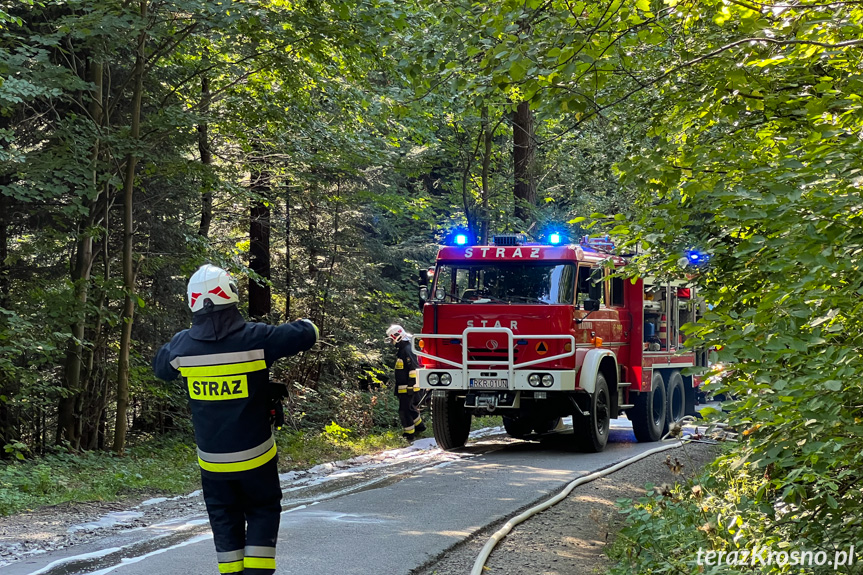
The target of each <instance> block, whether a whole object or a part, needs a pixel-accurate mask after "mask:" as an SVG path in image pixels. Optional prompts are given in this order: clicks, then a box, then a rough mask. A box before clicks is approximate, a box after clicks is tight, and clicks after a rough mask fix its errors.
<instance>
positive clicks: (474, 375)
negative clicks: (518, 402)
mask: <svg viewBox="0 0 863 575" xmlns="http://www.w3.org/2000/svg"><path fill="white" fill-rule="evenodd" d="M417 382H418V383H419V386H420V388H421V389H434V390H444V391H450V390H453V391H459V390H464V391H498V390H500V391H507V390H511V391H573V390H575V371H573V370H553V369H530V368H528V369H518V370H513V371H509V370H507V369H496V370H495V369H468V370H463V369H436V368H435V369H419V370H417Z"/></svg>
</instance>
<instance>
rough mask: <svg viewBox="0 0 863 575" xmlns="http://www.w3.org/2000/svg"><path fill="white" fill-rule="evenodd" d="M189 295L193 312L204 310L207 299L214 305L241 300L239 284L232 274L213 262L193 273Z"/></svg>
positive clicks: (234, 302)
mask: <svg viewBox="0 0 863 575" xmlns="http://www.w3.org/2000/svg"><path fill="white" fill-rule="evenodd" d="M187 295H188V296H189V307H190V308H191V310H192V313H194V312H197V311H201V310H203V309H204V303H205V302H206V301H207V300H209V301H210V302H212V304H213V305H214V306H222V305H229V304H236V303H238V302H239V301H240V298H239V296H238V295H237V284H236V282H235V281H234V278H232V277H231V274H229V273H228V272H226V271H225V270H223V269H222V268H218V267H216V266H214V265H211V264H206V265H203V266H201V267H200V268H198V271H196V272H195V273H194V274H192V278H191V279H190V280H189V288H188V290H187Z"/></svg>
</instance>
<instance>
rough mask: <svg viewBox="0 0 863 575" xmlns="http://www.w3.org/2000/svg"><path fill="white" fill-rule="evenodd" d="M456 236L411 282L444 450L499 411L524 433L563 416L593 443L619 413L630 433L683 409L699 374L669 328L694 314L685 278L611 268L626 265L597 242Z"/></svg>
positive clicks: (424, 375)
mask: <svg viewBox="0 0 863 575" xmlns="http://www.w3.org/2000/svg"><path fill="white" fill-rule="evenodd" d="M456 243H461V244H462V245H452V246H445V247H442V248H441V249H440V251H439V253H438V256H437V262H436V265H435V267H434V268H433V269H430V270H429V271H428V272H427V278H428V279H427V281H423V279H424V278H423V279H421V287H420V303H421V305H422V308H423V328H422V333H419V334H416V335H414V336H413V340H412V342H413V347H414V351H415V352H416V353H417V355H418V356H420V357H421V358H422V359H421V362H422V366H421V369H419V370H418V371H417V379H418V382H419V385H420V387H421V388H423V389H428V390H432V400H431V401H432V418H433V428H434V436H435V439H436V441H437V442H438V444H439V445H440V446H441V447H442V448H444V449H456V448H459V447H462V446H464V444H465V442H466V441H467V437H468V433H469V431H470V422H471V417H472V416H473V415H501V416H502V417H503V424H504V427H505V429H506V432H507V433H508V434H509V435H510V436H512V437H516V438H522V439H525V438H536V437H542V436H544V435H546V434H551V433H554V432H555V431H556V430H560V429H561V428H562V425H561V419H562V418H563V417H565V416H572V422H573V438H574V441H575V446H577V447H578V448H580V449H581V450H584V451H592V452H598V451H602V450H603V449H604V448H605V445H606V442H607V441H608V435H609V428H610V422H611V419H613V418H617V417H618V416H619V415H620V414H622V413H625V414H626V415H627V417H628V418H629V419H630V420H631V421H632V426H633V431H634V433H635V437H636V438H637V439H638V441H657V440H659V439H660V438H661V437H662V436H663V435H664V434H665V433H667V431H668V429H669V426H670V424H671V423H672V422H674V421H678V420H680V419H681V418H683V417H684V415H689V414H694V412H695V391H696V387H697V386H698V381H697V378H693V376H692V375H689V374H688V372H686V371H684V370H685V369H686V368H688V367H694V366H696V365H706V360H707V357H706V354H703V353H701V352H698V351H693V350H685V349H683V348H682V343H683V340H684V334H683V333H682V332H681V330H680V327H681V326H682V325H684V324H686V323H689V322H694V321H696V320H697V316H698V315H700V314H701V313H702V312H703V309H702V308H701V307H700V306H699V302H698V301H697V299H696V293H695V287H694V286H692V285H687V284H686V283H684V282H660V281H658V280H656V279H653V278H639V279H636V280H634V281H633V280H629V279H624V278H623V277H617V276H616V275H615V274H614V272H615V269H616V268H620V267H621V266H623V265H624V264H625V263H626V261H625V260H624V258H622V257H619V256H616V255H613V254H612V250H613V246H611V245H610V244H609V243H607V242H605V241H600V242H596V241H589V240H588V239H586V238H585V239H583V240H582V241H581V242H580V243H579V244H571V245H566V244H565V243H564V242H563V241H562V236H561V235H559V234H551V235H550V236H549V240H548V242H547V243H546V244H543V245H536V244H528V243H526V242H525V241H524V239H523V237H521V236H512V235H507V236H497V237H495V238H493V241H492V243H491V245H467V241H466V236H458V237H457V240H456ZM423 284H424V285H423Z"/></svg>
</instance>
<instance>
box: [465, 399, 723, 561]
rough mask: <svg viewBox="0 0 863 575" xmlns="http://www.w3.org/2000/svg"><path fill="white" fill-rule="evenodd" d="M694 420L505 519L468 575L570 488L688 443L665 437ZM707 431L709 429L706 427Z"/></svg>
mask: <svg viewBox="0 0 863 575" xmlns="http://www.w3.org/2000/svg"><path fill="white" fill-rule="evenodd" d="M694 420H695V418H694V417H691V416H687V417H685V418H683V420H681V421H680V422H679V424H677V425H679V426H680V427H678V428H677V429H672V431H670V432H669V433H667V434H666V435H665V436H664V437H663V438H662V441H669V442H670V443H667V444H666V445H661V446H659V447H656V448H654V449H650V450H648V451H645V452H644V453H639V454H638V455H636V456H634V457H630V458H629V459H625V460H623V461H621V462H620V463H616V464H615V465H612V466H611V467H608V468H606V469H603V470H601V471H597V472H595V473H591V474H590V475H585V476H584V477H579V478H578V479H576V480H574V481H572V482H571V483H569V484H568V485H567V486H566V487H565V488H564V489H563V491H561V492H560V493H558V494H557V495H555V496H554V497H552V498H551V499H548V500H546V501H543V502H542V503H540V504H538V505H535V506H534V507H531V508H530V509H528V510H527V511H524V512H523V513H520V514H519V515H516V516H515V517H513V518H512V519H510V520H509V521H507V522H506V524H504V526H503V527H501V528H500V529H499V530H498V531H497V532H495V533H494V534H493V535H492V536H491V537H490V538H489V540H488V542H487V543H486V544H485V545H484V546H483V548H482V550H481V551H480V553H479V556H478V557H477V558H476V561H475V562H474V564H473V569H472V570H471V572H470V575H482V569H483V567H484V566H485V562H486V561H487V560H488V557H489V555H491V552H492V550H493V549H494V548H495V546H496V545H497V544H498V543H499V542H500V541H501V540H502V539H503V538H504V537H506V536H507V534H509V532H510V531H512V530H513V528H514V527H515V526H516V525H518V524H519V523H522V522H524V521H526V520H527V519H529V518H531V517H533V516H534V515H536V514H537V513H540V512H541V511H545V510H546V509H548V508H549V507H552V506H554V505H556V504H557V503H559V502H561V501H562V500H564V499H566V497H567V496H568V495H569V494H570V493H571V492H572V490H573V489H575V488H576V487H578V486H579V485H584V484H585V483H590V482H591V481H594V480H596V479H600V478H602V477H605V476H606V475H610V474H612V473H614V472H615V471H619V470H621V469H623V468H624V467H627V466H629V465H632V464H633V463H635V462H636V461H640V460H642V459H644V458H645V457H649V456H651V455H654V454H656V453H661V452H663V451H668V450H671V449H676V448H678V447H682V446H684V445H686V444H687V443H689V441H691V437H690V438H685V439H682V440H681V439H676V438H672V439H667V438H668V437H669V435H672V434H677V435H679V434H680V431H681V430H682V425H683V424H684V423H687V422H689V421H694ZM675 432H676V433H675ZM708 432H709V429H708ZM706 433H707V432H705V434H706Z"/></svg>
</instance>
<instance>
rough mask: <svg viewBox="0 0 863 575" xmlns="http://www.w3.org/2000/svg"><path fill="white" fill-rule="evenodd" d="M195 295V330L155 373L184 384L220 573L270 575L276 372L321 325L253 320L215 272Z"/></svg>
mask: <svg viewBox="0 0 863 575" xmlns="http://www.w3.org/2000/svg"><path fill="white" fill-rule="evenodd" d="M188 297H189V300H188V302H189V307H190V308H191V309H192V327H191V328H190V329H187V330H183V331H181V332H180V333H178V334H177V335H175V336H174V338H173V339H172V340H171V341H170V343H167V344H165V345H164V346H163V347H162V349H160V350H159V352H158V353H157V354H156V357H155V358H154V359H153V369H154V371H155V372H156V376H157V377H159V378H161V379H164V380H172V379H175V378H176V377H177V376H182V377H183V379H184V381H185V388H186V390H187V393H188V395H189V405H190V407H191V411H192V424H193V426H194V428H195V441H196V443H197V444H198V463H199V464H200V466H201V484H202V487H203V492H204V501H205V502H206V504H207V513H208V514H209V516H210V526H211V527H212V530H213V539H214V542H215V544H216V557H217V560H218V564H219V572H220V573H243V574H245V575H259V574H268V575H269V574H272V573H274V572H275V570H276V538H277V537H278V531H279V518H280V514H281V503H280V501H281V499H282V490H281V487H280V485H279V474H278V469H277V467H276V463H277V456H276V444H275V438H274V437H273V432H272V429H271V427H270V412H271V409H272V405H273V398H274V397H277V396H280V394H279V393H278V392H276V390H275V389H274V388H275V387H276V386H275V384H272V383H271V382H270V378H269V368H270V366H271V365H272V364H273V363H274V362H275V361H276V360H278V359H280V358H282V357H287V356H290V355H295V354H297V353H299V352H301V351H305V350H307V349H310V348H311V347H312V346H313V345H315V343H316V342H317V340H318V328H317V327H315V325H314V324H313V323H312V322H310V321H308V320H300V321H295V322H292V323H287V324H283V325H279V326H271V325H267V324H263V323H247V322H246V321H245V320H244V319H243V317H242V316H241V315H240V312H239V310H238V309H237V302H238V301H239V298H238V297H237V287H236V284H235V283H234V281H233V279H232V278H231V276H230V274H228V272H226V271H225V270H223V269H221V268H218V267H216V266H212V265H205V266H202V267H201V268H200V269H199V270H198V271H197V272H195V274H194V275H193V276H192V278H191V280H189V289H188Z"/></svg>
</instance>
